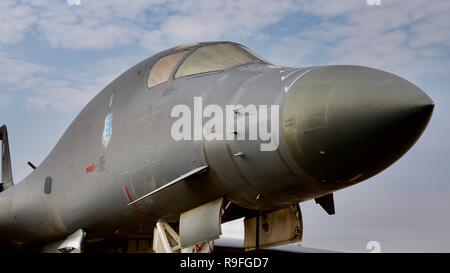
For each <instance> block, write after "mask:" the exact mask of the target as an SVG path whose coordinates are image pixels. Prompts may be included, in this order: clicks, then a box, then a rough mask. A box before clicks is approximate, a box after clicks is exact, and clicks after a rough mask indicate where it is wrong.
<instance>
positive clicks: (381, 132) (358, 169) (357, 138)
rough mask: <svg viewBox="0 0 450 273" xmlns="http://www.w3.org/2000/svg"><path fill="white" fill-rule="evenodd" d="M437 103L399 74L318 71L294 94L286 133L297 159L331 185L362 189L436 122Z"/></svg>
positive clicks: (345, 68)
mask: <svg viewBox="0 0 450 273" xmlns="http://www.w3.org/2000/svg"><path fill="white" fill-rule="evenodd" d="M433 108H434V103H433V101H432V100H431V99H430V98H429V97H428V96H427V95H426V94H425V93H424V92H423V91H422V90H420V89H419V88H418V87H416V86H415V85H413V84H412V83H410V82H408V81H406V80H404V79H402V78H400V77H398V76H395V75H393V74H390V73H387V72H384V71H380V70H376V69H371V68H367V67H359V66H326V67H320V68H317V69H314V70H312V71H311V72H309V73H307V74H305V75H304V76H303V77H301V78H300V79H299V80H298V81H297V82H295V84H293V85H292V88H290V89H289V91H288V93H287V97H286V102H285V105H284V109H283V133H284V136H285V139H286V141H287V144H288V147H289V151H290V152H291V155H292V156H293V158H294V159H295V161H296V162H297V164H299V165H300V167H301V168H302V169H303V170H304V171H306V172H307V173H308V174H309V175H311V176H313V177H314V178H316V179H317V180H319V181H322V182H326V183H344V184H345V183H350V184H353V183H357V182H360V181H362V180H365V179H367V178H369V177H371V176H373V175H375V174H377V173H379V172H381V171H382V170H384V169H385V168H387V167H388V166H390V165H391V164H392V163H394V162H395V161H396V160H398V159H399V158H400V157H401V156H402V155H403V154H405V153H406V152H407V151H408V150H409V149H410V148H411V146H412V145H413V144H414V143H415V142H416V141H417V139H418V138H419V137H420V135H421V134H422V132H423V131H424V129H425V127H426V126H427V124H428V121H429V120H430V117H431V114H432V112H433Z"/></svg>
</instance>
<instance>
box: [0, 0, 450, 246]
mask: <svg viewBox="0 0 450 273" xmlns="http://www.w3.org/2000/svg"><path fill="white" fill-rule="evenodd" d="M381 3H382V5H380V6H369V5H367V3H366V1H365V0H347V1H338V0H328V1H325V0H317V1H312V0H307V1H306V0H298V1H295V0H248V1H212V0H208V1H179V0H133V1H123V0H108V1H106V0H104V1H103V0H81V5H80V6H74V5H68V4H67V2H66V1H65V0H33V1H31V0H16V1H14V0H2V1H1V2H0V20H1V22H2V24H0V124H3V123H4V124H7V125H8V128H9V133H10V138H11V140H10V144H11V152H12V157H13V172H14V177H15V179H16V181H19V180H20V179H22V178H23V177H25V176H26V175H27V174H28V173H29V172H30V171H31V169H30V168H29V167H28V166H27V165H26V162H27V161H32V162H33V163H35V164H39V163H40V162H42V160H43V159H44V158H45V156H46V155H47V154H48V152H49V151H50V150H51V149H52V147H53V145H54V144H56V142H57V140H58V139H59V137H60V136H61V135H62V133H63V132H64V130H65V129H66V128H67V127H68V125H69V124H70V122H71V121H72V120H73V118H74V117H75V116H76V115H77V113H78V112H79V111H80V110H81V109H82V107H83V106H84V105H85V104H86V103H87V102H88V101H89V100H90V99H91V98H92V97H93V96H94V95H95V94H97V93H98V92H99V91H100V90H101V89H102V88H103V87H105V86H106V85H107V84H108V83H109V82H110V81H111V80H113V79H114V78H115V77H117V76H118V75H120V73H122V72H124V71H125V70H126V69H127V68H129V67H131V66H132V65H134V64H136V63H138V62H139V61H141V60H143V59H145V58H147V57H149V56H151V55H153V54H154V53H157V52H158V51H160V50H163V49H166V48H169V47H172V46H175V45H178V44H183V43H188V42H195V41H210V40H232V41H236V42H240V43H242V44H245V45H247V46H248V47H249V48H251V49H253V50H254V51H256V52H257V53H258V54H260V55H262V56H263V57H265V58H266V59H268V60H270V61H272V62H273V63H275V64H280V65H289V66H298V67H301V66H308V65H325V64H358V65H365V66H370V67H375V68H379V69H384V70H387V71H389V72H392V73H395V74H398V75H400V76H402V77H405V78H406V79H408V80H410V81H412V82H413V83H415V84H417V85H418V86H419V87H420V88H422V89H423V90H424V91H425V92H426V93H427V94H429V95H430V96H431V97H432V98H433V100H434V101H435V103H436V109H435V113H434V116H433V118H432V121H431V122H430V125H429V127H428V130H427V131H426V132H425V134H424V135H423V137H422V138H421V139H420V140H419V142H418V143H417V144H416V146H414V147H413V149H412V150H411V151H410V152H409V153H408V154H407V155H406V156H405V157H403V158H402V159H401V160H399V161H398V162H397V163H396V164H394V165H393V166H392V167H390V168H389V169H388V170H386V171H385V172H383V173H382V174H380V175H378V176H376V177H374V178H372V179H369V180H368V181H366V182H364V183H361V184H359V185H357V186H355V187H352V188H349V189H345V190H343V191H340V192H338V193H336V194H335V200H336V209H337V214H336V215H335V216H327V215H325V213H324V212H323V211H322V210H321V209H320V208H319V207H317V206H316V205H315V204H314V203H313V202H307V203H305V204H304V205H302V209H303V214H304V223H305V231H304V238H305V239H304V244H305V245H306V246H312V247H322V248H328V249H335V250H342V251H366V243H367V242H368V241H372V240H377V241H379V242H380V243H381V246H382V250H383V251H450V236H449V235H448V230H450V210H449V208H450V183H449V182H450V171H449V162H450V144H449V137H448V135H449V132H450V130H449V129H450V92H449V86H450V69H449V68H450V31H449V29H450V17H449V16H448V14H450V2H449V1H446V0H442V1H438V0H435V1H425V0H410V1H401V0H396V1H395V0H382V1H381ZM240 229H241V225H240V224H239V223H233V224H227V225H226V226H225V227H224V232H225V234H227V235H229V236H240V235H239V231H240Z"/></svg>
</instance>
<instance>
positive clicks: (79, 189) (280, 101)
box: [0, 44, 432, 243]
mask: <svg viewBox="0 0 450 273" xmlns="http://www.w3.org/2000/svg"><path fill="white" fill-rule="evenodd" d="M203 45H204V44H199V45H195V46H192V47H189V48H188V49H187V50H188V52H187V53H186V56H184V57H183V59H182V60H180V62H179V63H182V62H183V60H185V59H187V58H189V54H192V52H194V51H195V50H196V49H197V48H199V47H201V46H203ZM182 50H186V49H185V48H179V47H178V48H174V49H171V50H168V51H165V52H162V53H160V54H158V55H155V56H153V57H151V58H149V59H147V60H145V61H143V62H141V63H139V64H137V65H136V66H134V67H132V68H131V69H129V70H128V71H127V72H125V73H124V74H122V75H121V76H119V77H118V78H117V79H116V80H114V81H113V82H112V83H111V84H109V85H108V86H107V87H106V88H105V89H104V90H102V91H101V92H100V93H99V94H98V95H97V96H95V97H94V98H93V99H92V101H90V102H89V104H88V105H87V106H86V107H85V108H84V109H83V110H82V111H81V112H80V114H79V115H78V116H77V117H76V119H75V120H74V121H73V122H72V124H71V125H70V126H69V128H68V129H67V131H66V132H65V133H64V135H63V136H62V137H61V139H60V140H59V142H58V143H57V144H56V146H55V147H54V149H53V150H52V151H51V152H50V154H49V155H48V156H47V158H46V159H45V160H44V161H43V162H42V163H41V164H40V165H39V166H38V168H37V169H36V170H34V171H33V172H32V173H31V174H30V175H29V176H27V177H26V178H25V179H24V180H23V181H21V182H20V183H18V184H17V185H15V186H14V187H11V188H9V189H8V190H6V191H4V192H1V193H0V237H2V238H3V239H5V238H6V239H7V240H9V241H13V242H20V243H26V242H29V241H51V240H55V239H57V238H61V237H63V236H66V235H68V234H70V233H72V232H74V231H75V230H77V229H80V228H82V229H84V230H86V231H87V233H88V234H89V236H90V237H91V238H92V239H96V238H98V239H104V238H122V237H123V238H134V237H146V236H147V237H148V236H151V235H152V232H153V225H154V223H155V222H156V221H158V220H159V219H165V220H167V221H176V219H177V217H179V215H180V213H182V212H184V211H187V210H190V209H192V208H195V207H197V206H199V205H201V204H205V203H207V202H209V201H212V200H215V199H217V198H219V197H225V198H227V199H228V200H230V201H232V202H234V203H236V204H238V205H239V206H241V207H245V208H250V209H257V210H259V209H262V210H269V209H275V208H281V207H286V206H288V205H291V204H296V203H298V202H302V201H306V200H310V199H313V198H316V197H319V196H323V195H325V194H328V193H331V192H334V191H336V190H339V189H342V188H344V187H348V186H350V185H353V184H355V183H358V182H360V181H363V180H365V179H367V178H369V177H371V176H373V175H375V174H376V173H378V172H380V171H382V170H383V169H385V168H386V167H388V166H389V165H390V164H392V163H393V162H394V161H395V160H397V159H398V158H399V157H400V156H401V155H402V154H404V153H405V152H406V151H407V150H408V149H409V148H410V147H411V146H412V144H413V143H414V142H415V141H416V140H417V138H418V137H419V136H420V134H421V133H422V131H423V129H424V128H425V126H426V123H427V122H428V120H429V118H430V115H431V110H430V109H428V108H427V107H428V106H430V105H432V102H431V100H430V99H429V98H428V97H426V95H424V94H422V92H421V91H420V90H419V89H418V88H417V87H415V86H413V85H412V84H410V83H408V82H407V81H405V80H403V79H400V78H398V77H396V76H394V75H392V74H389V73H386V72H382V71H378V70H374V69H369V68H363V67H355V66H330V67H311V68H302V69H295V68H287V67H279V66H275V65H272V64H268V63H266V62H264V61H255V62H249V63H244V64H239V65H236V66H232V67H228V68H226V69H221V70H218V71H211V72H205V73H200V74H193V75H188V76H183V77H179V78H174V77H173V75H174V74H175V73H176V69H177V67H179V66H180V64H177V67H176V68H175V69H174V70H173V72H171V75H172V76H171V77H170V79H169V80H168V81H166V82H162V83H160V84H158V85H156V86H154V87H152V88H148V77H149V73H150V71H151V69H152V67H153V66H154V64H155V63H156V62H157V61H158V60H159V59H160V58H161V57H163V56H166V55H170V54H174V53H177V52H180V51H182ZM319 79H322V80H319ZM371 79H372V80H371ZM365 85H367V86H368V88H365V87H366V86H365ZM348 86H356V88H355V89H358V90H361V89H365V90H368V91H362V92H361V91H358V92H359V93H363V94H362V95H361V97H357V98H355V96H354V94H353V93H352V92H356V91H354V90H350V89H351V88H348ZM385 89H387V91H385ZM406 90H407V91H406ZM389 92H390V93H389ZM371 96H373V97H371ZM389 96H390V101H391V102H386V101H389ZM392 97H394V99H392ZM194 98H202V103H203V106H206V105H218V106H220V107H222V108H223V109H225V108H226V107H227V105H228V106H230V105H232V106H238V105H242V106H244V107H245V106H248V105H266V106H271V105H277V106H279V116H278V117H277V119H278V122H279V125H280V130H279V134H277V135H273V137H274V139H276V141H277V147H276V149H274V150H272V151H261V149H260V147H261V144H262V143H264V140H260V139H256V140H246V139H243V140H238V139H234V140H226V139H225V140H206V139H204V138H202V139H193V140H175V139H174V138H173V136H172V134H171V130H172V126H173V123H174V121H175V120H176V118H174V117H173V114H172V110H173V108H174V106H176V105H186V106H188V107H189V108H191V109H194V101H195V100H194ZM385 99H386V101H385ZM402 101H403V102H402ZM405 101H406V102H405ZM383 109H385V110H386V111H384V110H383ZM431 109H432V108H431ZM239 111H240V110H236V111H235V114H236V116H235V118H236V119H239V118H244V119H245V118H248V117H245V116H246V114H245V113H243V116H239V115H241V114H242V113H240V112H239ZM377 111H382V113H378V112H377ZM383 111H384V112H383ZM409 112H410V114H411V115H413V117H411V116H410V115H409V114H408V113H409ZM417 113H418V114H417ZM249 115H251V114H249ZM414 115H415V116H414ZM418 115H419V116H418ZM270 118H274V117H269V119H270ZM204 120H207V118H204ZM249 124H251V122H250V123H246V126H247V127H248V126H250V125H249ZM269 124H270V122H269ZM368 124H370V125H368ZM402 126H403V127H402ZM105 127H108V128H107V129H105ZM214 130H223V131H226V130H227V128H226V127H225V126H224V127H222V128H214ZM403 132H406V135H405V134H403ZM105 134H106V135H105ZM225 134H235V135H239V134H240V132H239V129H235V130H232V131H227V132H225ZM349 149H350V150H349ZM351 149H355V151H352V150H351ZM200 166H207V169H206V170H205V171H203V172H202V173H199V174H196V175H194V176H193V177H191V178H190V179H189V181H187V182H186V183H177V184H176V185H174V186H172V187H170V188H167V189H166V190H164V191H160V192H157V193H156V194H154V195H151V196H149V197H148V198H145V199H143V200H142V201H139V202H136V203H133V204H132V205H130V203H132V202H133V201H135V200H136V199H138V198H140V197H142V196H144V195H146V194H147V193H149V192H152V191H154V190H156V189H158V188H161V187H163V186H164V185H166V184H167V183H169V182H171V181H173V180H174V179H176V178H177V177H180V176H182V175H183V174H186V173H188V172H189V171H191V170H193V169H195V168H198V167H200ZM49 180H51V182H50V184H51V190H50V193H48V192H47V193H46V192H45V187H46V181H49ZM47 183H49V182H47Z"/></svg>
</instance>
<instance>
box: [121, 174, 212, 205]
mask: <svg viewBox="0 0 450 273" xmlns="http://www.w3.org/2000/svg"><path fill="white" fill-rule="evenodd" d="M206 168H208V166H200V167H198V168H195V169H193V170H192V171H189V172H187V173H185V174H183V175H182V176H180V177H178V178H176V179H174V180H172V181H170V182H169V183H167V184H165V185H164V186H161V187H159V188H157V189H156V190H154V191H151V192H149V193H147V194H146V195H144V196H142V197H139V198H138V199H136V200H134V201H133V202H131V203H129V204H128V206H131V205H133V204H134V203H136V202H139V201H141V200H142V199H144V198H146V197H148V196H150V195H152V194H154V193H157V192H159V191H160V190H163V189H165V188H167V187H170V186H172V185H173V184H175V183H177V182H179V181H181V180H183V179H185V178H186V177H188V176H191V175H193V174H194V173H198V172H200V171H203V170H204V169H206Z"/></svg>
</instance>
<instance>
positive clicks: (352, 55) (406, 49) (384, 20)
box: [270, 0, 450, 78]
mask: <svg viewBox="0 0 450 273" xmlns="http://www.w3.org/2000/svg"><path fill="white" fill-rule="evenodd" d="M363 2H364V1H356V0H354V1H346V3H345V4H342V1H317V2H316V1H314V2H312V1H305V2H304V8H303V12H306V13H308V14H309V15H311V14H312V15H314V16H315V18H316V20H317V21H318V23H317V24H314V25H312V26H309V27H305V28H301V31H299V32H297V33H294V34H292V35H290V36H286V37H283V38H282V39H281V41H280V42H279V43H277V44H275V45H273V46H272V47H271V49H270V54H271V57H272V58H273V59H274V61H275V62H277V63H283V62H287V64H289V65H295V66H306V65H313V64H314V65H317V64H359V65H366V66H371V67H375V68H380V69H385V70H389V71H391V72H394V73H397V74H400V75H402V76H405V77H409V78H424V76H428V75H430V74H447V73H448V71H449V69H450V62H449V58H450V56H449V54H448V52H449V49H450V44H449V41H450V34H449V33H448V31H446V30H447V29H449V28H450V20H449V19H448V14H449V13H450V3H449V2H445V1H442V2H439V3H437V4H436V5H430V4H429V3H428V2H426V1H407V2H406V1H383V5H382V6H368V5H366V4H364V3H363ZM361 3H363V4H361Z"/></svg>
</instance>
